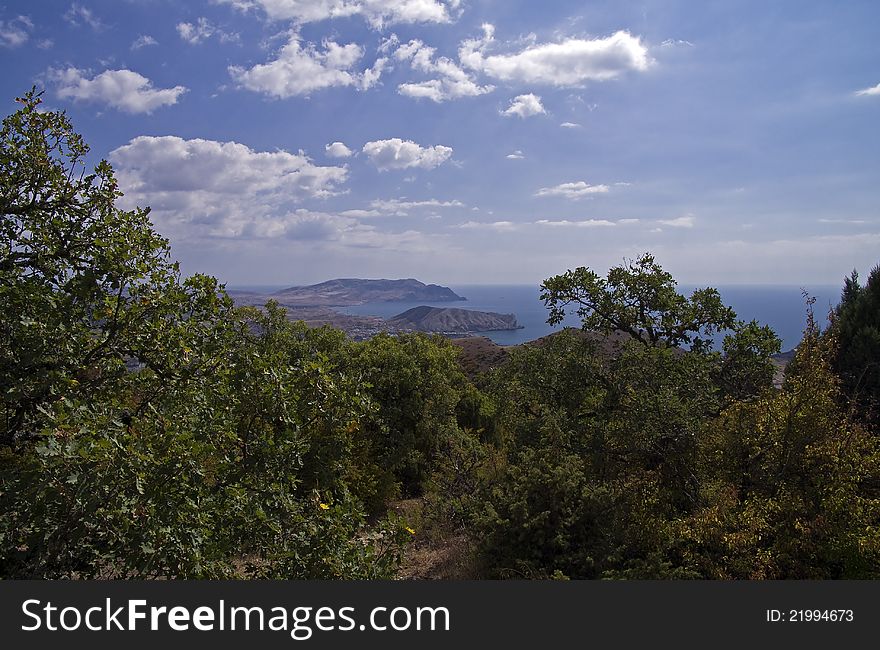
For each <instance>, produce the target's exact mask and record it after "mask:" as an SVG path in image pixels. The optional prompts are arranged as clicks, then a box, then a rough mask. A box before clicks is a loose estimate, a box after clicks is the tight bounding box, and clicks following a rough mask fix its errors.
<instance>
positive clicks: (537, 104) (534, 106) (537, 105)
mask: <svg viewBox="0 0 880 650" xmlns="http://www.w3.org/2000/svg"><path fill="white" fill-rule="evenodd" d="M546 112H547V111H545V110H544V105H543V104H541V98H540V97H538V96H537V95H534V94H532V93H529V94H528V95H518V96H516V97H514V98H513V100H512V101H511V102H510V106H509V107H508V108H507V110H504V111H501V114H502V115H506V116H507V117H513V116H514V115H516V116H517V117H521V118H523V119H525V118H527V117H531V116H532V115H543V114H544V113H546Z"/></svg>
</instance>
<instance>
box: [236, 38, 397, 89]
mask: <svg viewBox="0 0 880 650" xmlns="http://www.w3.org/2000/svg"><path fill="white" fill-rule="evenodd" d="M363 55H364V51H363V49H362V48H361V47H360V46H359V45H357V44H356V43H348V44H347V45H340V44H339V43H336V42H335V41H331V40H325V41H324V42H323V43H322V44H321V49H318V47H317V46H316V45H315V44H314V43H306V44H305V45H304V44H303V43H302V42H301V41H300V38H299V35H297V34H293V35H292V36H291V37H290V40H289V41H288V42H287V44H286V45H285V46H284V47H283V48H281V51H280V52H279V53H278V55H277V58H276V59H274V60H272V61H269V62H268V63H261V64H258V65H255V66H254V67H252V68H249V69H246V68H242V67H239V66H230V67H229V74H230V75H231V76H232V78H233V79H234V80H235V81H236V82H237V83H238V84H239V85H240V86H242V87H244V88H247V89H248V90H253V91H254V92H260V93H263V94H266V95H270V96H272V97H277V98H280V99H283V98H287V97H294V96H297V95H308V94H309V93H311V92H313V91H316V90H321V89H324V88H332V87H335V86H356V87H359V88H368V87H370V86H372V85H374V84H375V83H376V82H377V81H378V80H379V76H380V75H381V72H382V68H383V67H384V64H385V60H384V59H379V60H378V61H377V62H376V65H374V66H373V67H372V68H371V69H370V70H368V71H366V72H364V73H358V72H357V71H356V70H354V69H353V68H354V66H355V64H356V63H357V62H358V61H360V59H361V58H362V57H363Z"/></svg>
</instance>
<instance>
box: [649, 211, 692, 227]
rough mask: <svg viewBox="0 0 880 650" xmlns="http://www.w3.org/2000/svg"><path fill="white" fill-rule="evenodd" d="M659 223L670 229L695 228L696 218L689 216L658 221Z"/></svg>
mask: <svg viewBox="0 0 880 650" xmlns="http://www.w3.org/2000/svg"><path fill="white" fill-rule="evenodd" d="M657 221H658V223H662V224H663V225H664V226H669V227H670V228H693V227H694V223H695V222H696V218H695V217H694V216H693V215H690V214H689V215H685V216H683V217H676V218H675V219H658V220H657Z"/></svg>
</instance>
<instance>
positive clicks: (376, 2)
mask: <svg viewBox="0 0 880 650" xmlns="http://www.w3.org/2000/svg"><path fill="white" fill-rule="evenodd" d="M217 1H218V2H220V3H224V4H231V5H233V6H235V7H237V8H239V9H245V10H246V9H251V8H255V7H259V8H260V9H262V10H263V11H264V12H265V13H266V16H267V17H268V18H269V19H270V20H293V21H296V22H297V23H300V24H302V23H310V22H317V21H320V20H327V19H331V18H344V17H346V16H362V17H363V18H364V19H365V20H367V22H369V23H370V25H372V26H373V27H374V28H377V29H378V28H381V27H383V26H385V25H391V24H395V23H448V22H451V21H452V20H453V19H454V18H455V16H456V15H457V13H458V12H457V11H456V10H457V9H458V8H459V6H460V4H461V0H217Z"/></svg>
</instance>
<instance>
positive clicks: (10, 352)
mask: <svg viewBox="0 0 880 650" xmlns="http://www.w3.org/2000/svg"><path fill="white" fill-rule="evenodd" d="M17 101H18V102H19V103H20V104H21V108H20V110H18V111H17V112H15V113H13V114H12V115H10V116H9V117H7V118H6V119H4V120H3V127H2V129H0V400H2V405H0V409H2V414H3V417H2V420H0V444H14V443H16V442H17V441H19V440H22V439H29V438H33V437H34V436H35V435H36V434H37V431H36V428H35V421H36V420H35V418H37V414H38V411H39V410H40V409H41V408H45V406H46V405H47V404H49V403H52V402H54V401H56V400H58V399H60V398H62V397H64V396H66V397H75V396H77V395H82V396H87V395H93V394H95V393H96V392H97V391H100V390H102V389H103V388H104V387H105V386H107V385H108V384H112V383H113V382H115V381H119V380H121V379H124V378H125V376H126V374H127V372H128V370H127V367H126V366H127V362H128V363H131V362H133V361H134V360H137V361H139V362H141V363H146V364H147V365H148V366H150V367H151V368H152V369H153V370H154V371H155V372H156V373H157V374H158V375H159V376H161V377H163V378H170V377H171V376H178V375H181V374H185V373H192V372H198V371H200V369H198V368H195V367H194V366H193V364H192V363H187V362H186V360H187V358H188V357H189V356H190V355H189V353H188V352H187V350H191V349H192V348H193V346H195V345H199V346H205V345H210V344H211V343H210V341H211V340H212V339H214V338H216V332H215V331H214V329H215V327H216V325H217V323H218V318H219V316H220V315H221V313H222V312H227V313H228V312H229V310H230V309H231V301H230V300H229V299H228V298H227V297H226V296H225V295H222V294H221V293H219V292H218V285H217V282H216V280H214V279H213V278H208V277H205V276H200V275H197V276H193V277H192V278H189V279H187V280H181V278H180V272H179V269H178V266H177V264H176V263H173V262H171V261H170V251H169V247H168V242H167V241H166V240H165V239H163V238H162V237H160V236H159V235H157V234H156V233H155V232H154V231H153V229H152V226H151V224H150V221H149V217H148V214H149V210H146V209H144V210H141V209H136V210H133V211H129V212H126V211H123V210H120V209H118V208H117V207H116V206H115V201H116V199H117V198H118V197H119V196H120V192H119V190H118V188H117V183H116V179H115V177H114V175H113V170H112V169H111V168H110V165H109V164H108V163H107V162H106V161H101V162H100V163H99V164H98V165H97V166H96V167H95V169H94V171H93V172H92V173H89V174H86V173H85V157H86V154H87V153H88V147H87V145H86V144H85V143H84V142H83V140H82V138H81V137H80V136H79V135H78V134H77V133H75V132H74V130H73V128H72V126H71V124H70V122H69V120H68V119H67V117H66V116H65V115H64V114H63V113H58V112H47V111H43V110H41V109H40V96H39V94H37V93H35V92H34V91H31V92H29V93H27V94H26V95H25V96H24V97H22V98H20V99H18V100H17ZM219 320H222V319H219ZM198 358H202V357H201V356H198ZM181 359H183V360H184V363H180V361H181ZM37 419H38V418H37Z"/></svg>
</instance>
